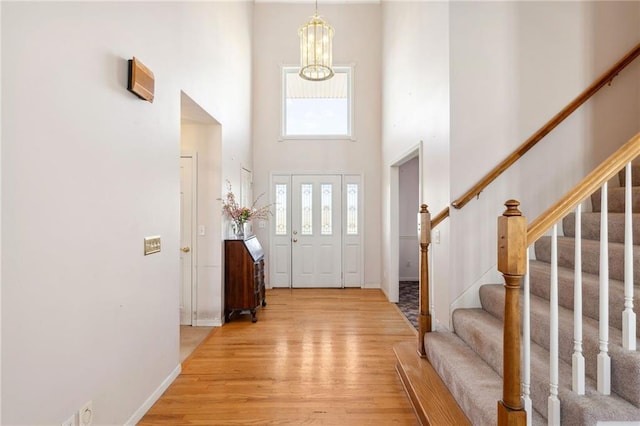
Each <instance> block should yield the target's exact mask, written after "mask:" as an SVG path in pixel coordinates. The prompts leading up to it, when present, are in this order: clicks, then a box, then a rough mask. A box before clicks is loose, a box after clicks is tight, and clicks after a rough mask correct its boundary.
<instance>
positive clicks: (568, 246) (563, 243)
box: [535, 237, 640, 283]
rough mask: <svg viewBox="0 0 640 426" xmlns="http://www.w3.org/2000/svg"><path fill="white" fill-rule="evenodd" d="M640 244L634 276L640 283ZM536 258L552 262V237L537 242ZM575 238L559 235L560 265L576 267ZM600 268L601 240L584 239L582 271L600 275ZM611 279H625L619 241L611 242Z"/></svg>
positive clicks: (622, 250) (634, 256)
mask: <svg viewBox="0 0 640 426" xmlns="http://www.w3.org/2000/svg"><path fill="white" fill-rule="evenodd" d="M639 247H640V246H634V252H633V277H634V283H640V248H639ZM535 254H536V259H537V260H540V261H542V262H547V263H549V262H550V259H551V238H550V237H542V238H540V239H539V240H538V241H537V242H536V243H535ZM574 256H575V254H574V240H573V239H572V238H567V237H558V266H561V267H564V268H569V269H574V261H575V257H574ZM599 270H600V247H599V242H597V241H591V240H583V241H582V271H583V272H587V273H589V274H594V275H598V274H599ZM609 279H613V280H618V281H622V280H624V245H622V244H618V243H612V244H609Z"/></svg>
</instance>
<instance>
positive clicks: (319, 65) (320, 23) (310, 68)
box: [298, 0, 333, 81]
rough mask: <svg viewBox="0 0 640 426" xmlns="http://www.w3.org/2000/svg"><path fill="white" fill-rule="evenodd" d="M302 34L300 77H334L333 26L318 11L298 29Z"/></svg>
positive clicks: (310, 78) (319, 78)
mask: <svg viewBox="0 0 640 426" xmlns="http://www.w3.org/2000/svg"><path fill="white" fill-rule="evenodd" d="M298 35H299V36H300V77H302V78H304V79H306V80H311V81H322V80H328V79H330V78H331V77H333V68H332V58H331V56H332V45H331V43H332V39H333V27H331V25H329V24H327V23H326V22H325V21H324V20H323V19H322V18H321V17H320V16H319V15H318V2H317V0H316V12H315V13H314V15H313V16H312V17H311V20H310V21H309V22H307V23H306V24H305V25H303V26H302V27H300V29H299V30H298Z"/></svg>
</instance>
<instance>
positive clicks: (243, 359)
mask: <svg viewBox="0 0 640 426" xmlns="http://www.w3.org/2000/svg"><path fill="white" fill-rule="evenodd" d="M415 339H416V337H415V332H414V330H413V329H412V327H411V326H410V325H409V323H408V321H407V320H406V319H405V318H404V316H403V315H402V314H401V313H400V311H399V310H398V309H397V307H396V306H395V305H394V304H392V303H389V302H388V301H387V300H386V298H385V296H384V295H383V293H382V292H381V291H380V290H365V289H340V290H331V289H317V290H316V289H296V290H290V289H274V290H267V307H266V308H264V309H262V308H261V309H259V311H258V322H257V323H255V324H252V323H251V316H250V315H241V316H240V317H238V318H234V320H233V321H231V322H230V323H228V324H225V325H224V326H223V327H220V328H217V329H215V330H214V331H213V332H212V333H211V334H210V335H209V337H208V338H207V339H206V340H205V342H203V343H202V344H201V345H200V346H199V347H198V348H197V349H196V351H195V352H194V353H193V354H192V355H191V356H190V357H189V358H188V359H187V360H186V361H185V362H184V363H183V365H182V374H181V375H180V376H179V377H178V378H177V379H176V380H175V382H174V383H173V384H172V385H171V386H170V387H169V389H168V390H167V391H166V392H165V393H164V395H163V396H162V397H161V398H160V399H159V400H158V401H157V402H156V404H155V405H154V406H153V407H152V408H151V409H150V410H149V412H148V413H147V414H146V416H145V417H144V418H143V419H142V421H141V422H140V423H139V424H140V425H161V424H165V425H185V424H199V425H224V424H233V425H240V424H241V425H265V424H266V425H280V424H290V425H307V424H324V425H390V424H399V425H416V424H418V423H417V420H416V417H415V414H414V412H413V409H412V408H411V405H410V402H409V399H408V398H407V396H406V394H405V392H404V390H403V388H402V385H401V383H400V380H399V378H398V374H397V373H396V370H395V356H394V352H393V346H394V345H395V344H397V343H398V342H403V341H414V342H415Z"/></svg>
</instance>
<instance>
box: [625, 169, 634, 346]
mask: <svg viewBox="0 0 640 426" xmlns="http://www.w3.org/2000/svg"><path fill="white" fill-rule="evenodd" d="M631 185H632V183H631V163H628V164H627V168H626V170H625V189H624V311H623V312H622V346H623V347H624V348H625V349H627V350H630V351H635V350H636V314H635V312H633V227H632V226H633V223H632V222H633V221H632V217H633V208H632V207H633V206H632V204H631Z"/></svg>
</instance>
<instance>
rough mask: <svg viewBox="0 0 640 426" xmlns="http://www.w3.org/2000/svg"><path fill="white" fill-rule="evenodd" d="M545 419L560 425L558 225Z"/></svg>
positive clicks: (553, 251)
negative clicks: (547, 398)
mask: <svg viewBox="0 0 640 426" xmlns="http://www.w3.org/2000/svg"><path fill="white" fill-rule="evenodd" d="M547 405H548V407H547V420H548V423H549V424H550V425H554V426H555V425H560V400H559V399H558V225H557V224H555V225H553V228H552V233H551V288H550V294H549V400H548V403H547Z"/></svg>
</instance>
